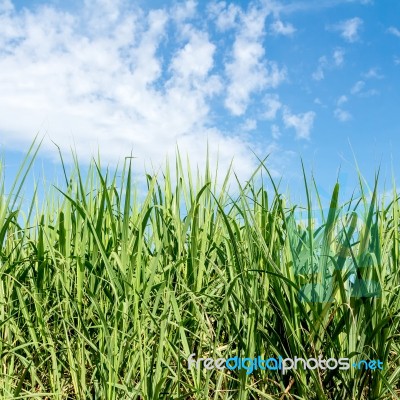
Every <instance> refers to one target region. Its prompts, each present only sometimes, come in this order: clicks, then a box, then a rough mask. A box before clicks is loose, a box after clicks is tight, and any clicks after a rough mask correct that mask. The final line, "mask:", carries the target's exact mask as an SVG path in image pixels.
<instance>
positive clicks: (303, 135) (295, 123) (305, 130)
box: [283, 107, 316, 140]
mask: <svg viewBox="0 0 400 400" xmlns="http://www.w3.org/2000/svg"><path fill="white" fill-rule="evenodd" d="M315 117H316V114H315V112H314V111H308V112H305V113H300V114H292V113H291V111H290V110H289V108H287V107H286V108H285V109H284V112H283V123H284V124H285V127H286V128H294V130H295V131H296V139H307V140H308V139H310V134H311V129H312V127H313V125H314V119H315Z"/></svg>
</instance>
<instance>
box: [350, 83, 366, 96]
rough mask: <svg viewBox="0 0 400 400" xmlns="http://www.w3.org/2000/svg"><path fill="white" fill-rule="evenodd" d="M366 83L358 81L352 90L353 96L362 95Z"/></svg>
mask: <svg viewBox="0 0 400 400" xmlns="http://www.w3.org/2000/svg"><path fill="white" fill-rule="evenodd" d="M364 86H365V82H364V81H357V82H356V83H355V84H354V85H353V87H352V88H351V89H350V93H351V94H357V93H360V92H361V90H362V89H363V88H364Z"/></svg>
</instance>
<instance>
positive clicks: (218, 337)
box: [0, 144, 400, 400]
mask: <svg viewBox="0 0 400 400" xmlns="http://www.w3.org/2000/svg"><path fill="white" fill-rule="evenodd" d="M36 152H37V146H36V145H35V144H34V145H32V147H31V149H30V150H29V153H28V154H27V157H26V159H25V161H24V164H23V165H22V167H21V170H20V173H19V174H18V176H17V177H16V180H15V185H14V186H13V188H12V190H11V193H7V196H6V193H5V191H4V184H3V181H1V182H2V183H1V184H0V188H1V192H0V246H1V247H0V276H1V281H0V353H1V357H2V363H1V370H0V396H1V398H4V399H7V398H9V399H11V398H12V399H23V398H49V399H50V398H51V399H89V398H90V399H92V398H93V399H110V400H111V399H116V400H117V399H118V400H119V399H284V398H287V399H289V398H290V399H350V398H352V399H390V398H398V393H399V390H400V384H399V373H400V368H399V367H398V365H399V344H398V343H399V342H398V340H397V338H398V336H399V333H400V332H399V308H400V307H399V305H400V304H399V302H400V300H399V296H398V294H397V293H398V288H399V283H400V274H399V197H398V195H397V191H396V188H395V187H394V188H393V196H392V199H391V201H390V203H389V204H385V203H383V202H379V200H378V194H377V180H376V182H375V188H374V189H373V191H372V194H371V197H370V198H369V196H368V194H367V193H366V191H365V188H364V186H363V185H362V183H360V192H361V197H360V198H354V197H353V198H350V199H348V200H347V201H345V202H344V203H343V204H342V203H341V202H340V184H339V183H337V184H336V186H335V188H334V191H333V193H332V199H331V203H330V207H329V210H328V212H327V213H324V210H323V208H322V206H321V205H320V203H319V202H318V192H317V191H316V189H315V188H314V187H312V186H310V185H309V184H308V182H307V180H306V178H305V189H306V192H307V198H308V201H307V204H306V205H305V207H303V208H302V211H301V214H302V219H306V221H307V222H306V223H305V224H299V223H298V220H299V211H298V210H299V207H300V206H299V205H292V204H290V203H289V202H288V201H287V200H285V199H284V197H283V196H282V195H281V194H280V193H279V190H278V188H277V187H276V186H275V183H274V181H273V180H272V179H271V180H270V181H269V182H268V187H270V188H272V190H267V184H266V183H265V181H264V180H260V179H258V178H259V176H260V174H261V173H263V174H264V175H265V173H266V174H267V175H268V168H266V167H265V165H264V164H263V162H260V167H259V169H258V170H257V171H256V172H255V174H254V175H253V177H252V178H251V179H250V180H249V181H248V182H247V183H246V184H245V185H243V184H242V183H241V182H238V187H239V191H238V194H237V195H235V196H232V195H230V194H229V191H228V190H227V185H228V180H229V172H228V174H227V177H226V179H225V181H224V184H223V185H222V187H221V188H220V189H219V190H218V191H217V190H216V188H217V184H216V181H215V180H212V177H211V172H210V168H209V167H207V168H206V170H205V173H204V176H201V175H200V174H197V176H195V177H194V176H192V174H191V173H190V172H185V171H187V170H185V169H184V168H183V166H182V163H181V160H180V158H179V156H178V157H177V158H176V162H175V168H174V176H175V178H174V180H173V179H172V178H171V168H170V167H169V166H167V167H166V169H165V171H164V174H163V175H162V176H160V175H147V176H146V182H147V190H146V195H145V197H144V198H143V199H139V197H138V195H137V190H136V188H135V185H133V183H132V182H133V177H132V164H131V159H127V160H126V163H125V165H124V166H123V167H122V168H121V169H120V170H118V169H117V170H115V171H110V170H108V169H106V170H104V169H102V168H101V166H100V165H99V162H94V161H93V163H92V164H91V166H90V168H89V170H88V172H87V174H85V176H82V173H81V169H80V167H79V164H78V162H77V160H76V159H75V167H74V169H73V171H72V173H71V174H70V176H67V173H66V170H65V169H64V172H65V177H66V182H65V185H63V186H58V187H57V188H55V189H53V190H51V191H49V192H48V194H47V196H46V198H45V200H44V202H43V204H41V205H39V203H38V200H37V195H36V191H35V193H34V195H33V198H32V199H31V203H30V207H29V208H28V210H24V209H23V207H22V205H21V200H20V199H21V197H20V196H21V194H22V193H23V192H24V185H25V180H26V176H27V171H28V169H29V167H30V165H31V163H32V162H33V159H34V157H35V155H36ZM189 171H190V169H189ZM1 172H2V173H4V171H1ZM214 176H215V175H214ZM360 182H361V181H360ZM312 199H317V202H316V204H317V212H318V213H319V214H320V215H319V218H320V220H321V221H322V224H321V225H320V226H315V225H314V224H313V219H314V218H315V213H316V211H315V210H314V206H313V201H312ZM318 210H319V211H318ZM191 353H195V354H197V356H198V357H214V358H218V357H225V358H228V357H233V356H236V355H237V356H240V357H256V356H258V355H259V356H262V357H264V358H268V357H278V356H279V355H281V356H282V357H294V356H298V357H306V358H308V357H315V358H318V356H323V357H324V358H325V359H328V358H331V357H335V358H341V357H346V358H349V359H350V360H351V362H357V361H359V360H360V359H380V360H381V361H383V362H384V369H383V370H382V371H380V370H375V371H371V370H369V371H367V370H363V369H360V370H355V369H349V370H339V369H336V370H320V369H315V370H307V371H304V370H302V369H301V368H299V369H297V370H292V371H289V372H288V373H287V374H285V375H282V373H281V372H280V371H260V370H258V371H254V373H253V374H251V375H247V374H246V371H245V370H241V371H232V372H231V371H228V370H226V369H225V370H222V371H220V370H217V369H215V370H207V369H200V368H199V369H194V368H193V369H190V370H189V369H188V368H187V362H186V360H187V358H188V356H189V355H190V354H191Z"/></svg>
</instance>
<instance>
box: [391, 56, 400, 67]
mask: <svg viewBox="0 0 400 400" xmlns="http://www.w3.org/2000/svg"><path fill="white" fill-rule="evenodd" d="M393 61H394V64H395V65H400V57H397V56H394V58H393Z"/></svg>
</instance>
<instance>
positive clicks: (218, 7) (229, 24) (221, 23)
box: [208, 1, 241, 32]
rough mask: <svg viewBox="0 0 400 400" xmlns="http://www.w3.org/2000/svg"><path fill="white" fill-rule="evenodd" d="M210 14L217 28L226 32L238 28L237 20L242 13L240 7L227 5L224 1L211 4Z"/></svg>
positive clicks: (231, 4)
mask: <svg viewBox="0 0 400 400" xmlns="http://www.w3.org/2000/svg"><path fill="white" fill-rule="evenodd" d="M208 12H209V14H211V16H212V17H213V18H214V19H215V24H216V26H217V28H218V29H219V30H220V31H222V32H224V31H227V30H228V29H232V28H235V27H236V26H237V20H238V17H239V15H240V13H241V9H240V7H238V6H236V5H235V4H233V3H230V4H229V5H227V4H226V3H225V2H224V1H221V2H219V3H211V4H210V5H209V6H208Z"/></svg>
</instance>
